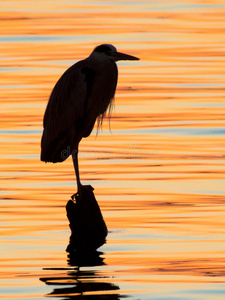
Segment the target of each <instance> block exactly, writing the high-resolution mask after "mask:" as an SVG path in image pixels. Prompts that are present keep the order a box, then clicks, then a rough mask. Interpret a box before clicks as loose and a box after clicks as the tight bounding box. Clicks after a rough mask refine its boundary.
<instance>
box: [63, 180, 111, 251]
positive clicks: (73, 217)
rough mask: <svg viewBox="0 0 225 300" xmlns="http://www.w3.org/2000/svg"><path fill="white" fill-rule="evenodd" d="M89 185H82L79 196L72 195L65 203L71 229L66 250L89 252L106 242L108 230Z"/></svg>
mask: <svg viewBox="0 0 225 300" xmlns="http://www.w3.org/2000/svg"><path fill="white" fill-rule="evenodd" d="M93 190H94V188H93V187H92V186H91V185H84V186H82V191H81V196H80V195H78V194H75V195H73V196H72V197H71V198H72V199H74V198H75V202H74V201H73V200H69V201H68V202H67V205H66V211H67V217H68V220H69V222H70V224H69V226H70V229H71V236H70V242H69V245H68V246H67V249H66V251H67V252H72V251H82V252H91V251H94V250H96V249H97V248H99V247H100V246H102V245H103V244H104V243H105V242H106V236H107V234H108V230H107V227H106V224H105V221H104V219H103V216H102V213H101V210H100V208H99V206H98V203H97V201H96V199H95V195H94V193H93Z"/></svg>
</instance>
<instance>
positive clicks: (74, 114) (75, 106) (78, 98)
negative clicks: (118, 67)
mask: <svg viewBox="0 0 225 300" xmlns="http://www.w3.org/2000/svg"><path fill="white" fill-rule="evenodd" d="M93 78H94V73H93V71H92V69H88V68H87V67H86V63H85V61H80V62H78V63H76V64H74V65H73V66H71V67H70V68H69V69H68V70H66V72H65V73H64V74H63V75H62V76H61V77H60V79H59V80H58V82H57V83H56V85H55V87H54V88H53V90H52V93H51V96H50V98H49V102H48V105H47V108H46V111H45V115H44V122H43V125H44V132H43V136H42V143H41V144H42V145H41V146H42V158H41V159H42V160H44V161H51V160H50V159H48V157H50V155H51V154H50V152H57V151H59V149H60V147H62V146H65V144H66V143H67V144H68V145H70V144H71V143H72V141H71V139H74V137H76V135H77V132H76V131H77V128H76V124H78V123H79V120H82V118H83V117H84V114H85V101H87V97H88V90H89V86H90V85H91V84H92V82H93ZM55 147H56V148H57V149H58V150H57V149H55V151H53V148H55ZM45 153H46V155H45Z"/></svg>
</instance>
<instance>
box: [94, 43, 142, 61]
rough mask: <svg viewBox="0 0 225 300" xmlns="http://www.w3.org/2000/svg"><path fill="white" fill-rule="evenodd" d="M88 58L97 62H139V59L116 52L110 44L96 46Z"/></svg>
mask: <svg viewBox="0 0 225 300" xmlns="http://www.w3.org/2000/svg"><path fill="white" fill-rule="evenodd" d="M90 58H94V59H95V60H98V61H105V60H113V61H118V60H139V58H137V57H135V56H132V55H128V54H125V53H121V52H118V51H117V50H116V47H114V46H113V45H110V44H102V45H100V46H97V47H96V48H95V49H94V51H93V52H92V53H91V55H90Z"/></svg>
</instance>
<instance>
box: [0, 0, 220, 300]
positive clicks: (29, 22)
mask: <svg viewBox="0 0 225 300" xmlns="http://www.w3.org/2000/svg"><path fill="white" fill-rule="evenodd" d="M224 13H225V5H224V3H223V1H219V0H218V1H206V0H205V1H200V0H199V1H191V0H187V1H183V2H180V1H175V0H173V1H169V2H168V1H160V3H159V2H157V1H144V0H143V1H138V2H137V1H120V0H118V1H97V2H96V1H86V2H83V1H75V2H74V1H61V0H60V1H55V2H53V1H40V0H38V1H35V2H34V1H33V2H29V3H28V2H27V1H11V0H9V1H2V2H1V5H0V19H1V24H2V26H1V34H0V43H1V53H0V61H1V67H2V68H1V72H0V76H1V90H0V92H1V100H0V101H1V111H0V117H1V124H0V136H1V139H0V143H1V148H0V149H1V150H0V168H1V177H0V180H1V186H0V209H1V218H0V222H1V226H0V235H1V249H0V265H1V270H0V278H1V283H0V291H1V295H2V297H3V298H5V299H45V298H46V297H51V298H53V299H54V298H55V299H75V298H80V297H84V298H85V299H86V298H88V299H123V298H125V299H129V300H131V299H135V300H137V299H141V300H145V299H146V300H147V299H224V297H225V292H224V291H225V255H224V253H225V241H224V240H225V226H224V225H225V224H224V223H225V221H224V220H225V206H224V204H225V197H224V196H225V180H224V179H225V174H224V167H225V139H224V135H225V121H224V113H225V102H224V96H225V94H224V89H225V81H224V80H225V75H224V69H225V57H224V49H225V42H224V41H225V34H224V33H225V23H224ZM101 43H112V44H114V45H115V46H116V47H117V48H118V50H119V51H121V52H122V51H124V52H127V53H129V54H131V55H135V56H138V57H140V59H141V60H140V61H138V62H132V61H130V62H119V63H118V66H119V82H118V88H117V93H116V99H115V106H116V107H115V110H114V111H113V118H112V120H111V130H112V133H111V132H110V130H109V125H108V122H107V121H106V122H105V124H104V126H103V131H102V132H100V134H99V135H98V137H97V138H96V134H95V133H96V132H95V131H94V132H93V134H92V135H91V136H90V137H89V138H88V139H84V140H83V141H82V143H81V146H80V172H81V179H82V182H83V183H84V184H91V185H92V186H93V187H94V188H95V195H96V198H97V200H98V202H99V205H100V207H101V209H102V213H103V215H104V218H105V221H106V223H107V226H108V229H109V235H108V239H107V243H106V244H105V245H104V246H103V247H101V248H100V249H99V252H97V253H96V254H95V255H94V256H93V257H89V258H82V259H80V260H78V258H77V257H76V256H68V254H67V253H66V252H65V249H66V247H67V244H68V242H69V236H70V230H69V226H68V221H67V218H66V211H65V205H66V203H67V201H68V200H69V199H70V196H71V195H72V194H73V193H74V192H75V191H76V183H75V177H74V171H73V167H72V161H71V159H68V160H67V161H66V162H64V163H62V164H54V165H53V164H44V163H42V162H40V160H39V155H40V139H41V134H42V119H43V114H44V111H45V107H46V103H47V101H48V97H49V94H50V92H51V89H52V88H53V86H54V84H55V82H56V81H57V79H58V78H59V76H60V75H61V74H62V73H63V72H64V70H65V69H66V68H68V67H69V66H70V65H72V64H73V63H75V62H76V61H78V60H80V59H83V58H85V57H87V56H88V55H89V54H90V52H91V51H92V50H93V48H94V47H95V46H96V45H98V44H101ZM78 265H81V267H80V268H79V269H78Z"/></svg>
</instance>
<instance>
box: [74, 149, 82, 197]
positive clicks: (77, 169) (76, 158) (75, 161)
mask: <svg viewBox="0 0 225 300" xmlns="http://www.w3.org/2000/svg"><path fill="white" fill-rule="evenodd" d="M72 158H73V165H74V169H75V174H76V178H77V195H78V196H81V194H82V184H81V182H80V174H79V166H78V147H77V149H75V150H74V151H73V153H72Z"/></svg>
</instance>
